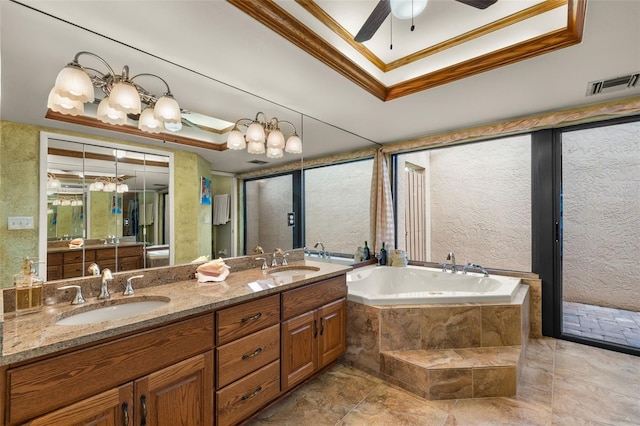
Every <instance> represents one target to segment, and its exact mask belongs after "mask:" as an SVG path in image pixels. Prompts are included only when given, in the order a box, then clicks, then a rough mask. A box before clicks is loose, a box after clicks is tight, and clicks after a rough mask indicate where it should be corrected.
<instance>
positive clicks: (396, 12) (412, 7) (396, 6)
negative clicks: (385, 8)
mask: <svg viewBox="0 0 640 426" xmlns="http://www.w3.org/2000/svg"><path fill="white" fill-rule="evenodd" d="M390 3H391V13H393V16H395V17H396V18H398V19H410V18H414V17H416V16H418V15H419V14H420V13H422V11H423V10H424V8H425V7H427V0H391V1H390Z"/></svg>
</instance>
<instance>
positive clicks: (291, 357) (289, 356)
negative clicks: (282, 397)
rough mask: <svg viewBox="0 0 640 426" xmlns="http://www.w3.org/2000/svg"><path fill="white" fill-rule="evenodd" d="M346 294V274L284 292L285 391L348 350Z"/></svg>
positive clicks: (283, 381) (283, 378)
mask: <svg viewBox="0 0 640 426" xmlns="http://www.w3.org/2000/svg"><path fill="white" fill-rule="evenodd" d="M346 294H347V286H346V278H345V277H344V276H341V277H336V278H331V279H328V280H325V281H322V282H319V283H317V284H311V285H309V286H305V287H301V288H298V289H295V290H290V291H287V292H284V293H282V312H283V322H282V349H281V363H282V374H281V387H282V390H283V391H285V390H287V389H289V388H291V387H292V386H295V385H297V384H298V383H300V382H302V381H303V380H305V379H306V378H308V377H309V376H311V375H312V374H313V373H315V372H316V371H318V370H320V369H322V368H323V367H325V366H326V365H328V364H329V363H331V362H332V361H334V360H336V359H337V358H338V357H339V356H340V355H342V354H343V353H344V352H345V350H346V347H347V338H346V334H347V332H346Z"/></svg>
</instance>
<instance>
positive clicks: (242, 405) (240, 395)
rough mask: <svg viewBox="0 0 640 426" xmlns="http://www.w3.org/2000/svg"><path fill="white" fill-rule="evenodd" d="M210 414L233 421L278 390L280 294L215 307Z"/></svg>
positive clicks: (221, 425)
mask: <svg viewBox="0 0 640 426" xmlns="http://www.w3.org/2000/svg"><path fill="white" fill-rule="evenodd" d="M216 324H217V332H216V341H217V343H218V345H217V347H216V374H215V376H216V389H217V390H216V418H217V424H218V426H224V425H232V424H237V423H238V422H239V421H241V420H243V419H245V418H247V417H248V416H250V415H251V414H253V413H255V412H256V411H258V410H259V409H260V408H262V407H263V406H265V405H266V404H267V403H269V402H270V401H271V400H273V399H274V398H276V397H277V396H278V394H279V392H280V296H279V295H273V296H268V297H265V298H262V299H258V300H253V301H250V302H245V303H242V304H240V305H236V306H232V307H230V308H225V309H222V310H220V311H218V312H217V313H216Z"/></svg>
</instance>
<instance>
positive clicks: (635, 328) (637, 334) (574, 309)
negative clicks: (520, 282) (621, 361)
mask: <svg viewBox="0 0 640 426" xmlns="http://www.w3.org/2000/svg"><path fill="white" fill-rule="evenodd" d="M562 308H563V317H564V318H563V324H562V325H563V332H564V333H565V334H573V335H574V336H583V337H587V338H590V339H596V340H602V341H604V342H611V343H619V344H621V345H625V346H631V347H635V348H640V312H633V311H625V310H622V309H612V308H605V307H602V306H594V305H585V304H582V303H574V302H563V307H562ZM639 423H640V421H639Z"/></svg>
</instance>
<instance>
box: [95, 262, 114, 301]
mask: <svg viewBox="0 0 640 426" xmlns="http://www.w3.org/2000/svg"><path fill="white" fill-rule="evenodd" d="M112 280H113V274H112V273H111V269H109V268H104V269H103V270H102V287H100V295H99V296H98V299H109V298H110V297H111V295H110V294H109V288H108V285H107V284H108V283H109V281H112Z"/></svg>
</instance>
